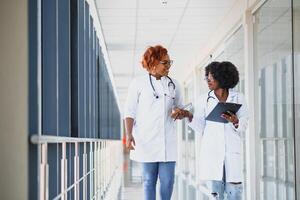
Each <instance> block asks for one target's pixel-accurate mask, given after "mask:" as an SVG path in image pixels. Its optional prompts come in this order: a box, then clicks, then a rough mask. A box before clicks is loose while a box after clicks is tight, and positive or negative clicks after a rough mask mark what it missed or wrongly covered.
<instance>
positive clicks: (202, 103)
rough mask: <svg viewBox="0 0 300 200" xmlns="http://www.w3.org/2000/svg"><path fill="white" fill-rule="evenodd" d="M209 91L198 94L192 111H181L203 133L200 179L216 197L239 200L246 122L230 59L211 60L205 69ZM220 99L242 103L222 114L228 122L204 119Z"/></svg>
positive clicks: (235, 75)
mask: <svg viewBox="0 0 300 200" xmlns="http://www.w3.org/2000/svg"><path fill="white" fill-rule="evenodd" d="M205 79H206V81H207V84H208V88H209V90H210V91H209V92H207V93H205V94H203V95H201V96H200V98H199V100H198V101H197V102H198V104H197V105H196V107H195V112H194V114H192V113H190V112H188V111H184V113H182V115H184V116H185V117H188V118H189V121H190V123H189V126H190V127H191V128H192V129H194V130H195V131H196V132H198V133H200V134H202V139H201V146H200V152H199V156H200V157H199V159H200V169H199V175H200V179H201V180H205V181H207V183H208V184H207V185H208V187H209V188H210V189H211V191H212V194H214V195H217V196H218V199H224V194H225V195H227V199H228V200H239V199H241V197H242V180H243V176H242V149H241V147H242V146H241V145H242V141H241V137H242V133H243V132H245V130H246V128H247V124H248V111H247V107H246V104H245V98H244V95H243V94H241V93H238V92H235V91H234V90H233V88H234V87H235V86H236V85H237V84H238V82H239V72H238V70H237V68H236V67H235V66H234V65H233V64H232V63H231V62H212V63H210V64H209V65H208V66H206V68H205ZM219 102H231V103H238V104H241V105H242V106H241V108H240V109H239V110H238V112H237V113H236V114H234V113H231V112H229V113H226V114H225V113H224V114H222V115H221V117H223V118H224V119H226V121H227V122H228V123H220V122H214V121H208V120H206V116H207V115H208V114H209V113H210V112H211V111H212V110H213V108H214V107H215V106H216V105H217V104H218V103H219Z"/></svg>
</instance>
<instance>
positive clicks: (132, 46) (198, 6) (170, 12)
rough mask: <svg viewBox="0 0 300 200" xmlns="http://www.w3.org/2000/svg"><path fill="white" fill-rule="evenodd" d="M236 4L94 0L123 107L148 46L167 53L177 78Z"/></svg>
mask: <svg viewBox="0 0 300 200" xmlns="http://www.w3.org/2000/svg"><path fill="white" fill-rule="evenodd" d="M235 1H236V0H168V1H167V4H166V5H163V4H162V3H161V0H95V2H96V6H97V9H98V15H99V17H100V23H101V26H102V31H103V34H104V38H105V43H106V46H107V50H108V55H109V59H110V63H111V67H112V72H113V76H114V79H115V83H116V87H117V92H118V97H119V102H120V103H121V108H122V107H123V103H124V101H125V98H126V95H127V87H128V85H129V83H130V80H131V79H132V77H134V76H135V75H139V74H142V73H145V70H144V69H143V68H142V67H141V65H140V60H141V56H142V54H143V52H144V51H145V49H146V48H147V46H149V45H156V44H161V45H163V46H165V47H166V48H167V49H168V51H169V54H170V57H171V59H173V60H174V64H173V66H172V70H171V76H172V77H174V78H177V79H178V77H179V75H180V74H181V73H182V72H183V71H184V70H186V69H187V68H188V67H190V64H191V60H192V59H194V58H195V56H196V55H197V52H199V51H200V50H201V47H202V46H204V45H205V44H206V41H207V40H208V38H209V36H210V35H211V34H212V33H213V31H214V30H215V29H216V27H217V26H218V25H219V23H220V21H221V20H222V18H223V17H224V16H225V15H226V14H228V12H229V11H230V8H231V7H232V6H233V4H234V2H235Z"/></svg>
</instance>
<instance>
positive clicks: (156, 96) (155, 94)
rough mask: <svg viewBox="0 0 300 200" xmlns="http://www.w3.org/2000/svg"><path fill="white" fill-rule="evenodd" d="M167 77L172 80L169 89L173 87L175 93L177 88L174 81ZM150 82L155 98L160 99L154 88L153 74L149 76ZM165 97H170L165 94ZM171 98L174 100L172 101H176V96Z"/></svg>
mask: <svg viewBox="0 0 300 200" xmlns="http://www.w3.org/2000/svg"><path fill="white" fill-rule="evenodd" d="M166 77H167V78H168V79H169V80H170V81H169V83H168V88H169V87H170V86H172V88H173V91H174V92H175V88H176V86H175V84H174V82H173V80H172V79H171V78H170V77H169V76H166ZM149 80H150V85H151V87H152V90H153V96H154V97H155V98H156V99H158V98H159V96H158V94H157V92H156V90H155V88H154V86H153V83H152V79H151V74H149ZM165 96H168V95H167V94H166V93H165ZM171 98H172V99H175V95H174V96H172V97H171Z"/></svg>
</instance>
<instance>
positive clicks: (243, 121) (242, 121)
mask: <svg viewBox="0 0 300 200" xmlns="http://www.w3.org/2000/svg"><path fill="white" fill-rule="evenodd" d="M238 95H239V97H238V103H239V104H242V106H241V108H240V109H239V111H238V112H237V113H236V115H237V117H238V119H239V126H238V128H235V127H234V126H233V125H232V127H233V128H234V130H235V131H237V132H238V133H239V134H241V133H243V132H245V131H246V129H247V127H248V120H249V113H248V108H247V104H246V100H245V97H244V95H243V94H240V93H239V94H238Z"/></svg>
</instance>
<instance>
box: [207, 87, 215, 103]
mask: <svg viewBox="0 0 300 200" xmlns="http://www.w3.org/2000/svg"><path fill="white" fill-rule="evenodd" d="M211 92H213V90H211V91H209V92H208V93H207V99H206V103H208V101H209V99H216V98H215V97H213V96H211V94H210V93H211Z"/></svg>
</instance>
